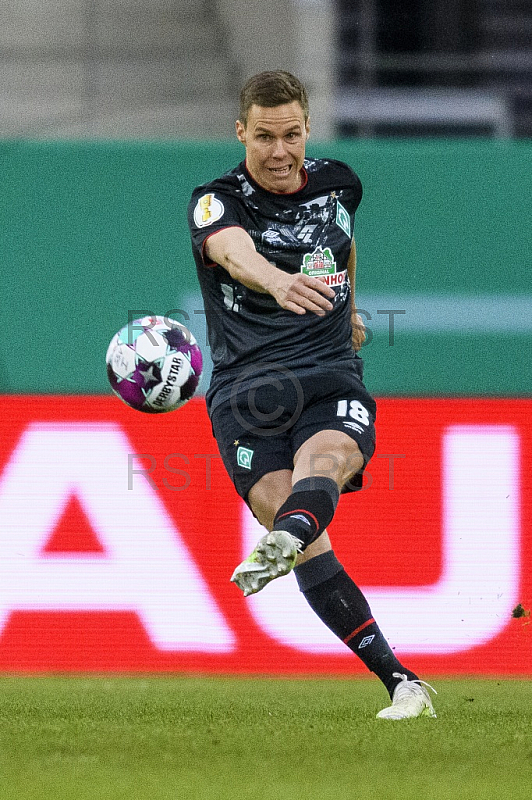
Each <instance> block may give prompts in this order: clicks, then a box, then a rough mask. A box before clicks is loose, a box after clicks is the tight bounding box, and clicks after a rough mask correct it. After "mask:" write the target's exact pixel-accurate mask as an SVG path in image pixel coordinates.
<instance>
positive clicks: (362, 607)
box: [188, 71, 436, 720]
mask: <svg viewBox="0 0 532 800" xmlns="http://www.w3.org/2000/svg"><path fill="white" fill-rule="evenodd" d="M309 131H310V127H309V109H308V99H307V93H306V90H305V87H304V86H303V85H302V84H301V82H300V81H299V80H298V79H297V78H296V77H294V76H293V75H291V74H289V73H287V72H283V71H275V72H262V73H260V74H258V75H255V76H254V77H252V78H250V79H249V80H248V81H247V83H246V84H245V86H244V87H243V89H242V91H241V95H240V114H239V119H238V121H237V122H236V135H237V138H238V140H239V141H240V142H241V143H242V144H243V145H244V148H245V160H244V161H243V162H242V163H240V164H239V165H238V166H237V167H235V168H234V169H232V170H231V171H229V172H227V173H225V174H224V175H222V176H221V177H219V178H217V179H216V180H213V181H211V182H210V183H207V184H204V185H202V186H199V187H197V188H196V189H195V190H194V192H193V194H192V199H191V201H190V205H189V215H188V218H189V225H190V231H191V236H192V249H193V253H194V258H195V261H196V265H197V271H198V277H199V282H200V286H201V291H202V295H203V299H204V304H205V313H206V318H207V326H208V336H209V343H210V346H211V354H212V359H213V363H214V369H213V375H212V381H211V384H210V387H209V389H208V392H207V397H206V400H207V408H208V412H209V416H210V418H211V422H212V427H213V432H214V436H215V437H216V441H217V443H218V446H219V449H220V453H221V456H222V458H223V461H224V464H225V467H226V469H227V471H228V473H229V475H230V477H231V479H232V481H233V483H234V485H235V488H236V490H237V492H238V493H239V494H240V496H241V497H242V498H243V499H244V500H245V501H246V503H247V504H248V505H249V507H250V508H251V510H252V512H253V514H254V515H255V517H256V518H257V519H258V520H259V522H260V523H261V524H262V525H264V527H265V528H266V529H267V531H268V533H266V534H265V535H264V536H263V537H262V538H261V539H260V540H259V542H258V543H257V545H256V547H255V549H254V551H253V552H252V553H251V555H250V556H249V557H248V558H247V559H246V560H245V561H243V562H242V563H241V564H240V565H239V566H237V568H236V569H235V571H234V573H233V576H232V578H231V580H232V581H234V583H236V585H237V586H238V587H239V588H240V589H241V590H242V591H243V593H244V595H249V594H252V593H254V592H258V591H261V590H262V589H263V588H264V587H265V586H266V585H267V584H268V583H269V582H270V581H271V580H273V579H275V578H278V577H280V576H283V575H286V574H287V573H288V572H290V571H291V570H292V569H293V570H294V572H295V576H296V579H297V582H298V585H299V588H300V590H301V592H302V593H303V595H304V596H305V599H306V600H307V602H308V603H309V605H310V606H311V608H312V609H313V611H314V612H315V613H316V614H317V615H318V617H319V618H320V619H321V620H322V621H323V622H324V623H325V625H327V626H328V627H329V628H330V629H331V630H332V631H333V632H334V633H335V634H336V636H338V637H339V638H340V639H342V640H343V641H344V642H345V644H346V645H347V647H349V648H350V649H351V650H352V651H353V652H354V653H355V654H356V655H357V656H358V657H359V658H360V659H362V661H363V662H364V664H365V665H366V666H367V667H368V669H369V670H370V671H372V672H374V673H375V674H376V675H377V676H378V677H379V678H380V680H381V681H382V682H383V683H384V685H385V687H386V689H387V690H388V692H389V695H390V698H391V705H390V706H388V707H387V708H385V709H383V710H382V711H380V712H379V713H378V714H377V717H380V718H381V719H392V720H398V719H407V718H411V717H419V716H422V715H424V716H431V717H434V716H436V715H435V712H434V709H433V706H432V702H431V699H430V696H429V694H428V692H427V690H426V688H425V685H423V683H424V682H422V681H420V680H419V678H418V676H417V675H416V674H415V673H413V672H412V671H411V670H409V669H407V668H406V667H404V666H403V665H402V664H401V663H400V662H399V661H398V660H397V658H396V657H395V655H394V653H393V651H392V650H391V648H390V646H389V645H388V642H387V641H386V639H385V638H384V636H383V634H382V633H381V631H380V629H379V627H378V625H377V623H376V621H375V619H374V618H373V616H372V613H371V610H370V607H369V605H368V603H367V600H366V599H365V597H364V595H363V594H362V592H361V591H360V589H359V588H358V587H357V586H356V584H355V583H354V582H353V580H352V579H351V578H350V577H349V576H348V575H347V574H346V572H345V570H344V569H343V567H342V564H341V563H340V562H339V561H338V559H337V558H336V556H335V554H334V552H333V549H332V546H331V542H330V539H329V536H328V533H327V530H326V529H327V525H329V523H330V522H331V520H332V519H333V516H334V513H335V509H336V506H337V503H338V499H339V495H340V493H342V492H352V491H355V490H356V489H357V488H360V486H361V480H362V473H363V470H364V468H365V465H366V464H367V463H368V461H369V459H370V458H371V456H372V455H373V451H374V449H375V429H374V421H375V414H376V408H375V401H374V400H373V398H372V397H371V396H370V394H369V393H368V392H367V390H366V388H365V386H364V384H363V382H362V360H361V359H360V357H359V356H358V354H357V351H358V350H359V349H360V347H361V345H362V343H363V341H364V326H363V323H362V320H361V318H360V317H359V316H358V314H357V312H356V305H355V269H356V251H355V242H354V238H353V227H354V218H355V212H356V210H357V207H358V205H359V203H360V200H361V197H362V188H361V184H360V180H359V178H358V177H357V175H356V174H355V173H354V172H353V171H352V170H351V168H350V167H349V166H348V165H347V164H344V163H342V162H339V161H334V160H332V159H310V158H308V159H307V158H306V157H305V145H306V142H307V139H308V137H309Z"/></svg>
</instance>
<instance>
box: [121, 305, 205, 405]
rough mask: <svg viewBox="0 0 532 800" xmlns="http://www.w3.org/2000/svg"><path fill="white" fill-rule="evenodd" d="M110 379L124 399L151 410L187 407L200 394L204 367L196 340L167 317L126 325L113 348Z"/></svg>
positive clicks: (137, 321) (182, 327)
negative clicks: (199, 384)
mask: <svg viewBox="0 0 532 800" xmlns="http://www.w3.org/2000/svg"><path fill="white" fill-rule="evenodd" d="M106 362H107V377H108V378H109V383H110V384H111V388H112V390H113V391H114V392H115V394H117V395H118V397H120V399H121V400H123V401H124V403H127V405H128V406H131V408H134V409H136V410H137V411H144V412H146V413H147V414H162V413H164V412H166V411H174V410H175V409H176V408H181V406H184V405H185V403H186V402H188V401H189V400H190V398H191V397H192V396H193V395H194V393H195V392H196V389H197V388H198V383H199V380H200V377H201V371H202V368H203V359H202V355H201V350H200V348H199V345H198V343H197V342H196V339H195V338H194V336H193V335H192V334H191V332H190V331H189V330H188V328H185V326H184V325H182V324H181V323H180V322H176V321H175V320H173V319H168V318H166V317H161V316H152V317H143V318H142V319H137V320H134V321H133V322H130V323H128V324H127V325H124V327H123V328H121V329H120V330H119V331H118V333H116V334H115V335H114V336H113V338H112V339H111V343H110V344H109V347H108V349H107V356H106Z"/></svg>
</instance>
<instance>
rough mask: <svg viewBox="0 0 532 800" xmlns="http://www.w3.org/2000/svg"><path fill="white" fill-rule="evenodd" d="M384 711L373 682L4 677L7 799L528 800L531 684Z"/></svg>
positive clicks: (3, 794) (474, 690)
mask: <svg viewBox="0 0 532 800" xmlns="http://www.w3.org/2000/svg"><path fill="white" fill-rule="evenodd" d="M433 683H434V685H435V686H436V688H437V689H438V692H439V693H438V697H437V698H435V704H436V709H437V712H438V719H437V720H431V719H419V720H410V721H406V722H395V723H394V722H389V721H384V720H376V719H375V713H376V712H377V711H378V710H379V709H380V708H382V707H383V706H384V705H386V704H387V703H386V694H385V692H384V690H383V688H382V686H381V685H380V684H379V682H378V681H377V680H376V679H375V680H371V678H369V679H367V680H365V679H356V680H335V679H330V680H326V679H316V678H308V679H297V680H296V679H280V678H275V679H264V678H261V679H259V678H228V677H226V678H224V677H206V678H205V677H204V678H201V677H182V676H179V677H174V676H165V677H140V676H139V677H16V676H13V677H11V676H9V677H2V678H0V798H1V800H89V799H90V800H226V799H227V800H229V798H230V799H231V800H350V799H351V798H353V800H354V799H355V798H356V800H366V798H367V800H370V799H371V800H451V798H452V800H530V798H531V797H532V683H531V682H530V681H526V680H503V679H500V680H496V679H493V680H477V679H469V680H451V679H434V681H433Z"/></svg>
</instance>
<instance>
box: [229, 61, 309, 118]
mask: <svg viewBox="0 0 532 800" xmlns="http://www.w3.org/2000/svg"><path fill="white" fill-rule="evenodd" d="M294 100H295V101H297V102H298V103H299V105H300V106H301V108H302V109H303V114H304V116H305V122H306V121H307V119H308V114H309V108H308V96H307V90H306V89H305V87H304V86H303V84H302V83H301V81H300V80H298V79H297V78H296V77H295V75H291V74H290V72H284V71H283V70H276V71H272V72H259V73H258V74H257V75H253V77H251V78H249V80H247V81H246V83H245V84H244V86H243V87H242V91H241V92H240V116H239V119H240V122H241V123H242V124H243V126H244V127H246V125H247V121H248V114H249V110H250V108H251V106H253V105H257V106H261V107H262V108H275V106H282V105H284V104H285V103H292V102H294Z"/></svg>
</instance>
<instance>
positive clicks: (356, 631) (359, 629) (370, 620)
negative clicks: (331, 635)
mask: <svg viewBox="0 0 532 800" xmlns="http://www.w3.org/2000/svg"><path fill="white" fill-rule="evenodd" d="M374 622H375V620H374V619H373V617H371V618H370V619H368V621H367V622H364V624H363V625H359V627H358V628H355V630H354V631H353V633H350V634H349V636H346V637H345V639H344V644H347V643H348V642H350V641H351V639H354V637H355V636H356V635H357V633H360V631H363V630H364V628H367V627H368V625H372V624H373V623H374Z"/></svg>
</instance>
